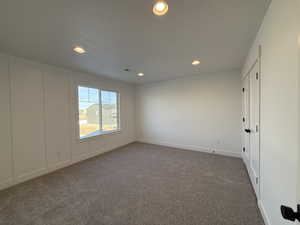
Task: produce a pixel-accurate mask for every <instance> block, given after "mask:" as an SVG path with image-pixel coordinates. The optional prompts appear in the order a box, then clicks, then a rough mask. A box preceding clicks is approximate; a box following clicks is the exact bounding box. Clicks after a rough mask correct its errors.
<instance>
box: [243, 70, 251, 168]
mask: <svg viewBox="0 0 300 225" xmlns="http://www.w3.org/2000/svg"><path fill="white" fill-rule="evenodd" d="M249 85H250V84H249V75H248V76H246V77H245V78H244V80H243V118H242V120H243V125H242V129H243V153H242V154H243V158H244V160H246V164H247V165H248V164H249V159H250V134H249V133H247V132H245V130H246V129H249V127H250V112H249V107H250V105H249V104H250V103H249V93H250V92H249Z"/></svg>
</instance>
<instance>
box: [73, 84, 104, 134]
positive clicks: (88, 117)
mask: <svg viewBox="0 0 300 225" xmlns="http://www.w3.org/2000/svg"><path fill="white" fill-rule="evenodd" d="M78 105H79V131H80V138H84V137H91V136H95V135H99V132H100V121H99V120H100V117H99V110H100V108H99V90H98V89H94V88H86V87H78Z"/></svg>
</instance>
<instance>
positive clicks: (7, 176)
mask: <svg viewBox="0 0 300 225" xmlns="http://www.w3.org/2000/svg"><path fill="white" fill-rule="evenodd" d="M9 83H10V79H9V62H8V58H7V57H6V56H4V55H1V54H0V124H1V129H0V143H1V146H0V188H1V187H4V186H7V185H9V184H10V183H11V182H12V176H13V172H12V152H11V129H10V86H9Z"/></svg>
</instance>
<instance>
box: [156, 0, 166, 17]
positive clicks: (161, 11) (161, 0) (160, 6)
mask: <svg viewBox="0 0 300 225" xmlns="http://www.w3.org/2000/svg"><path fill="white" fill-rule="evenodd" d="M168 10H169V6H168V3H167V2H166V1H165V0H158V1H157V2H156V3H155V4H154V6H153V13H154V14H155V15H157V16H163V15H165V14H166V13H167V12H168Z"/></svg>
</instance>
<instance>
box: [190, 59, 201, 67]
mask: <svg viewBox="0 0 300 225" xmlns="http://www.w3.org/2000/svg"><path fill="white" fill-rule="evenodd" d="M200 63H201V62H200V61H199V60H194V61H193V62H192V64H193V65H194V66H197V65H199V64H200Z"/></svg>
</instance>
